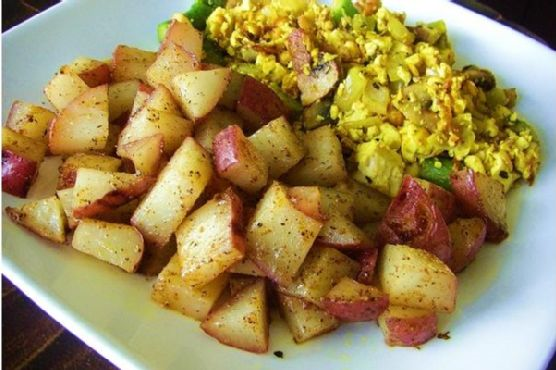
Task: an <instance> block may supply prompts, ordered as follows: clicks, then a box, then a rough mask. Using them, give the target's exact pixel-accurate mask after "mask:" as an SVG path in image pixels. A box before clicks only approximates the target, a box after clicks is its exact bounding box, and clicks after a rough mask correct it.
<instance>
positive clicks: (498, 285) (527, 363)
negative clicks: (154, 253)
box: [2, 0, 556, 370]
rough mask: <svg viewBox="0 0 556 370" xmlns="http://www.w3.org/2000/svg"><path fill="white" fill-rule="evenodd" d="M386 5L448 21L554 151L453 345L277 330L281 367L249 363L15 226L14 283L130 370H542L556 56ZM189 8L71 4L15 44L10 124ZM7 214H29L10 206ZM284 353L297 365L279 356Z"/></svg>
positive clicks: (352, 331)
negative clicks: (22, 107)
mask: <svg viewBox="0 0 556 370" xmlns="http://www.w3.org/2000/svg"><path fill="white" fill-rule="evenodd" d="M385 3H386V4H387V5H390V6H391V7H392V8H393V9H396V10H405V11H406V12H407V13H408V18H409V20H410V22H413V21H415V20H424V21H432V20H436V19H440V18H442V19H444V20H445V21H446V23H447V25H448V30H449V35H450V39H451V40H452V43H453V45H454V47H455V49H456V52H457V56H458V62H459V63H460V64H461V63H467V62H473V63H476V64H478V65H481V66H484V67H487V68H489V69H492V70H494V71H495V72H496V74H497V75H498V77H499V82H500V83H501V85H504V86H514V87H517V88H518V91H519V93H520V99H519V104H518V110H519V111H520V112H522V113H523V115H524V116H525V117H526V118H527V119H529V120H531V121H532V122H535V123H536V124H537V126H538V127H539V131H540V135H541V137H542V140H543V142H544V149H545V152H544V158H543V165H542V168H541V171H540V174H539V176H538V179H537V182H536V184H535V186H534V187H532V188H529V187H522V188H520V189H519V190H518V191H514V192H513V193H512V194H511V197H510V198H511V199H510V209H511V212H510V215H511V217H510V225H511V237H510V238H509V239H508V240H507V241H505V242H504V243H503V244H502V245H501V246H499V247H487V248H485V249H484V250H483V251H481V253H480V254H479V256H478V259H477V261H476V262H475V263H474V264H473V265H472V266H471V267H470V268H469V269H468V270H467V271H465V272H464V273H463V274H462V275H461V286H460V295H459V301H458V309H457V312H456V313H455V314H454V315H452V316H450V317H447V316H446V317H442V320H441V323H442V326H441V329H442V331H450V336H451V339H450V340H447V341H445V340H439V339H437V340H433V341H431V342H430V343H428V344H427V345H425V346H424V347H423V348H422V349H420V350H417V349H403V348H388V347H386V346H385V345H384V344H383V340H382V335H381V333H380V332H379V330H378V328H377V327H376V325H375V324H370V323H364V324H352V325H344V326H343V327H342V328H341V329H339V330H338V331H336V332H334V333H332V334H330V335H326V336H323V337H321V338H319V339H315V340H313V341H311V342H309V343H307V344H304V345H300V346H296V345H294V344H293V343H292V341H291V339H290V337H289V334H288V333H287V329H286V328H285V326H284V324H282V323H277V322H276V321H274V322H273V323H272V325H271V348H270V351H269V354H268V355H253V354H249V353H246V352H242V351H239V350H235V349H232V348H229V347H225V346H221V345H219V344H217V343H216V342H215V341H214V340H213V339H212V338H210V337H208V336H206V335H204V334H203V333H202V332H201V330H200V329H199V327H198V324H197V323H195V322H194V321H192V320H189V319H187V318H184V317H182V316H180V315H178V314H176V313H174V312H171V311H167V310H164V309H161V308H159V307H158V306H156V305H155V304H154V303H152V302H151V301H150V299H149V292H150V286H151V282H150V281H148V280H147V279H145V278H144V277H142V276H139V275H135V276H134V275H127V274H125V273H122V272H120V271H119V270H117V269H116V268H113V267H111V266H109V265H107V264H103V263H101V262H98V261H95V260H93V259H92V258H89V257H87V256H85V255H81V254H79V253H77V252H75V251H73V250H71V248H69V247H61V248H60V247H57V246H55V245H53V244H50V243H46V242H44V241H42V240H40V239H38V238H36V237H34V236H32V235H31V234H29V233H27V232H24V231H23V230H22V229H21V228H20V227H18V226H15V225H13V224H12V223H11V222H9V221H8V220H7V218H6V217H3V220H2V229H3V235H2V247H3V261H2V268H3V273H5V274H6V275H7V276H8V277H9V278H10V279H11V280H12V281H13V282H14V283H15V284H16V285H17V286H19V287H20V288H21V289H22V290H23V291H24V293H25V294H27V295H29V296H30V297H31V298H32V299H33V300H35V301H36V302H37V303H38V304H39V305H40V306H41V307H42V308H44V309H45V310H46V311H47V312H48V313H49V314H50V315H51V316H53V317H54V318H55V319H56V320H58V321H60V322H61V323H62V324H63V325H64V326H66V327H67V328H68V329H70V330H71V331H73V332H74V333H75V334H76V335H78V336H79V337H81V338H82V339H83V340H84V341H85V342H86V343H87V344H89V345H90V346H92V347H93V348H95V349H96V350H98V351H99V352H100V353H101V354H102V355H104V356H105V357H107V358H108V359H109V360H111V361H112V362H114V363H115V364H116V365H118V366H120V367H122V368H156V369H164V368H168V369H177V368H190V369H232V368H242V369H251V368H253V369H262V368H264V369H269V368H275V369H278V368H284V367H286V366H287V367H288V368H289V369H307V367H308V366H316V367H318V368H319V369H329V368H330V369H333V368H334V369H338V368H348V369H365V368H369V369H370V368H372V369H379V368H389V369H408V368H411V369H414V370H417V369H468V368H469V367H472V368H473V369H542V368H543V367H544V366H546V361H547V359H548V358H549V356H550V354H551V353H552V350H553V348H554V344H555V343H556V330H554V329H555V328H556V248H555V244H554V243H555V240H556V208H555V206H554V199H556V167H555V166H556V151H555V148H554V144H555V143H556V137H555V136H556V129H555V128H554V125H553V124H554V119H555V118H554V117H556V104H555V102H556V68H555V67H556V53H554V52H553V51H551V50H549V49H548V48H546V47H544V46H542V45H540V44H538V43H536V42H534V41H533V40H531V39H528V38H526V37H524V36H522V35H521V34H518V33H516V32H515V31H513V30H511V29H509V28H506V27H503V26H500V25H498V24H496V23H494V22H492V21H490V20H488V19H486V18H484V17H482V16H479V15H476V14H474V13H471V12H469V11H467V10H464V9H462V8H460V7H458V6H456V5H453V4H451V3H448V2H444V1H432V0H431V1H418V2H417V1H412V2H404V1H402V0H399V1H395V0H392V1H385ZM184 8H186V6H185V5H184V2H183V1H181V0H180V1H178V0H172V1H170V0H166V1H160V0H148V1H145V0H143V1H141V2H138V1H134V0H118V1H112V0H97V1H85V0H68V1H64V2H63V3H61V4H60V5H58V6H55V7H53V8H51V9H50V10H48V11H46V12H44V13H43V14H40V15H39V16H37V17H35V18H33V19H31V20H29V21H27V22H25V23H24V24H22V25H21V26H19V27H15V28H14V29H12V30H10V31H9V32H7V33H6V34H4V35H3V36H2V41H3V65H2V73H3V78H4V79H3V91H2V93H3V95H2V108H3V118H4V120H5V118H6V113H7V111H8V109H9V106H10V104H11V101H12V100H14V99H24V100H28V101H32V102H37V103H40V102H43V101H44V100H45V99H44V97H43V96H42V87H43V86H44V85H45V84H46V82H47V81H48V80H49V78H50V77H51V76H52V74H53V73H54V72H55V71H56V70H57V68H58V67H59V66H60V65H61V64H63V63H66V62H68V61H70V60H72V59H73V58H75V57H77V56H80V55H85V56H92V57H96V58H107V57H109V56H110V54H111V52H112V50H113V49H114V47H115V45H117V44H119V43H123V44H129V45H135V46H137V47H141V48H150V49H155V48H156V46H157V44H156V40H155V27H156V24H157V23H158V22H160V21H162V20H164V19H166V18H168V16H169V15H170V14H171V13H172V12H174V11H180V10H183V9H184ZM2 202H3V206H7V205H13V204H18V203H20V201H18V200H16V199H15V198H13V197H10V196H8V195H5V194H3V195H2ZM276 350H281V351H283V352H284V356H285V357H284V359H279V358H276V357H275V356H273V355H272V352H273V351H276Z"/></svg>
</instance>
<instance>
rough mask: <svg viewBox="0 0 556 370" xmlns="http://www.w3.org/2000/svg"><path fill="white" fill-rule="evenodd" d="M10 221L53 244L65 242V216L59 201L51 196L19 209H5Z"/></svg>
mask: <svg viewBox="0 0 556 370" xmlns="http://www.w3.org/2000/svg"><path fill="white" fill-rule="evenodd" d="M6 213H7V214H8V216H10V218H11V219H12V221H14V222H16V223H18V224H20V225H23V226H24V227H26V228H27V229H29V230H31V231H32V232H34V233H35V234H37V235H39V236H42V237H43V238H46V239H49V240H52V241H53V242H57V243H63V242H64V241H65V240H66V230H65V228H66V222H67V221H66V215H65V213H64V209H63V208H62V203H61V202H60V199H58V197H56V196H52V197H50V198H46V199H40V200H35V201H32V202H29V203H26V204H24V205H23V206H22V207H21V208H12V207H6Z"/></svg>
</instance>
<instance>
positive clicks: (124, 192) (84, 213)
mask: <svg viewBox="0 0 556 370" xmlns="http://www.w3.org/2000/svg"><path fill="white" fill-rule="evenodd" d="M155 182H156V178H155V177H152V176H143V177H142V178H140V179H138V180H137V182H136V183H135V184H133V185H131V186H129V187H127V188H124V189H116V190H113V191H111V192H109V193H108V194H106V195H105V196H104V197H103V198H101V199H97V200H96V201H94V202H92V203H90V204H88V205H86V206H84V207H80V208H75V209H74V210H73V217H75V218H90V217H94V216H96V215H98V214H101V213H103V212H107V211H110V210H112V209H114V208H117V207H119V206H121V205H122V204H125V203H127V202H129V201H130V200H132V199H135V198H137V197H139V196H141V195H143V194H144V193H146V192H147V190H149V189H150V187H151V186H152V185H153V184H154V183H155Z"/></svg>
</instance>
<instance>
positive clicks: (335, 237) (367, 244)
mask: <svg viewBox="0 0 556 370" xmlns="http://www.w3.org/2000/svg"><path fill="white" fill-rule="evenodd" d="M317 241H318V243H319V244H321V245H325V246H328V247H333V248H338V249H367V248H371V247H373V246H374V243H373V242H372V241H371V240H370V239H369V238H368V237H367V235H366V234H365V233H364V232H363V231H362V230H361V229H360V228H359V227H357V225H355V224H354V223H353V222H351V221H350V220H349V219H348V218H346V217H344V216H342V215H339V214H336V213H332V214H331V215H330V216H329V217H328V220H327V221H326V222H325V223H324V225H323V226H322V229H320V232H319V236H318V238H317Z"/></svg>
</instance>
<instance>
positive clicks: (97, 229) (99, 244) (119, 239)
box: [71, 219, 144, 272]
mask: <svg viewBox="0 0 556 370" xmlns="http://www.w3.org/2000/svg"><path fill="white" fill-rule="evenodd" d="M71 245H72V247H73V248H75V249H77V250H78V251H80V252H83V253H86V254H88V255H91V256H93V257H95V258H98V259H99V260H101V261H105V262H108V263H110V264H112V265H115V266H118V267H119V268H121V269H122V270H124V271H126V272H135V271H136V270H137V267H138V266H139V262H140V261H141V257H142V256H143V249H144V245H143V236H142V235H141V233H140V232H139V231H138V230H137V229H136V228H134V227H133V226H129V225H124V224H114V223H109V222H104V221H98V220H90V219H85V220H81V221H80V222H79V224H78V225H77V227H76V228H75V231H74V233H73V239H72V243H71Z"/></svg>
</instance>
